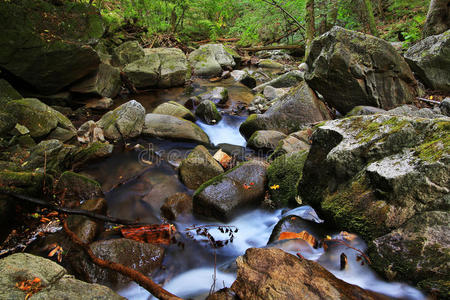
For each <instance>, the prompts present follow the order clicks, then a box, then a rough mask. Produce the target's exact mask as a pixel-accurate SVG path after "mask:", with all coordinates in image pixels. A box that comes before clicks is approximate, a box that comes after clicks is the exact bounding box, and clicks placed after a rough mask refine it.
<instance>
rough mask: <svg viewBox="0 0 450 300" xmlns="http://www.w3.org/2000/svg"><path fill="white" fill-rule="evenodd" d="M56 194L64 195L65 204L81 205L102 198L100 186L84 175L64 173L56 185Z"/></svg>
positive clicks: (70, 172)
mask: <svg viewBox="0 0 450 300" xmlns="http://www.w3.org/2000/svg"><path fill="white" fill-rule="evenodd" d="M56 192H57V194H59V195H64V200H65V202H66V203H76V204H79V203H82V202H85V201H87V200H89V199H93V198H98V197H101V196H103V192H102V189H101V186H100V184H99V183H98V182H97V181H95V180H93V179H90V178H88V177H86V176H84V175H81V174H78V173H75V172H72V171H65V172H64V173H62V174H61V176H60V177H59V180H58V184H57V185H56Z"/></svg>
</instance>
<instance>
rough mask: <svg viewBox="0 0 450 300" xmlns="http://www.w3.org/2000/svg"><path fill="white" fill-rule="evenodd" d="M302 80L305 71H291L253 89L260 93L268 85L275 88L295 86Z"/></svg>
mask: <svg viewBox="0 0 450 300" xmlns="http://www.w3.org/2000/svg"><path fill="white" fill-rule="evenodd" d="M301 81H303V72H300V71H290V72H287V73H285V74H283V75H280V76H278V77H277V78H274V79H272V80H270V81H268V82H265V83H263V84H260V85H258V86H256V87H255V88H253V91H255V92H257V93H260V92H262V91H264V89H265V88H266V87H267V86H271V87H274V88H288V87H293V86H296V85H298V84H299V83H300V82H301Z"/></svg>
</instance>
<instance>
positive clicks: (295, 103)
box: [239, 82, 331, 138]
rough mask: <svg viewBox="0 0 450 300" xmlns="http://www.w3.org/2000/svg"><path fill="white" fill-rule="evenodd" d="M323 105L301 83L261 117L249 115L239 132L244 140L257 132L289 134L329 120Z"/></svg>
mask: <svg viewBox="0 0 450 300" xmlns="http://www.w3.org/2000/svg"><path fill="white" fill-rule="evenodd" d="M330 118H331V117H330V115H329V112H328V110H327V109H326V107H325V104H324V103H323V102H321V101H320V100H319V99H318V98H317V96H316V94H315V93H314V92H313V91H312V90H311V89H310V88H309V87H308V85H307V84H306V83H305V82H302V83H301V84H300V85H298V86H297V87H295V88H293V89H292V90H291V91H289V93H288V94H286V95H285V96H283V97H281V98H280V99H279V100H278V101H276V102H274V103H273V105H272V106H271V107H270V108H269V109H268V110H267V111H266V112H265V113H264V114H262V115H250V116H249V117H248V118H247V120H245V122H244V123H242V124H241V126H240V128H239V131H240V132H241V133H242V135H243V136H244V137H246V138H249V137H250V136H251V135H252V134H253V132H255V131H258V130H276V131H280V132H283V133H285V134H289V133H292V132H295V131H298V130H300V129H301V127H302V126H304V125H305V124H308V123H314V122H320V121H323V120H327V119H330Z"/></svg>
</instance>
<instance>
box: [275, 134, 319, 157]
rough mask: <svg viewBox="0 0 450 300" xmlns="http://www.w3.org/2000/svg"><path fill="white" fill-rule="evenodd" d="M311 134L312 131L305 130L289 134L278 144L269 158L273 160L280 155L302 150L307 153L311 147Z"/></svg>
mask: <svg viewBox="0 0 450 300" xmlns="http://www.w3.org/2000/svg"><path fill="white" fill-rule="evenodd" d="M312 132H313V131H312V129H305V130H301V131H297V132H294V133H291V134H290V135H288V136H287V137H286V138H284V139H282V140H281V141H280V142H279V143H278V145H277V147H276V149H275V151H274V153H273V154H272V156H271V157H272V158H274V157H277V156H279V155H282V154H286V153H293V152H298V151H302V150H306V151H308V150H309V148H310V147H311V143H310V140H311V134H312Z"/></svg>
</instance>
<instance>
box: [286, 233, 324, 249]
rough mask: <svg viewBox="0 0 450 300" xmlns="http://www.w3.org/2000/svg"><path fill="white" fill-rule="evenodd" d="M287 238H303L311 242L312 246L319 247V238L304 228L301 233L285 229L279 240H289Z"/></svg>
mask: <svg viewBox="0 0 450 300" xmlns="http://www.w3.org/2000/svg"><path fill="white" fill-rule="evenodd" d="M287 239H302V240H304V241H306V242H307V243H308V244H310V245H311V246H312V247H317V240H316V238H315V237H313V236H312V235H311V234H309V233H308V232H307V231H305V230H303V231H302V232H300V233H296V232H289V231H285V232H282V233H281V234H280V237H279V238H278V240H287Z"/></svg>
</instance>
